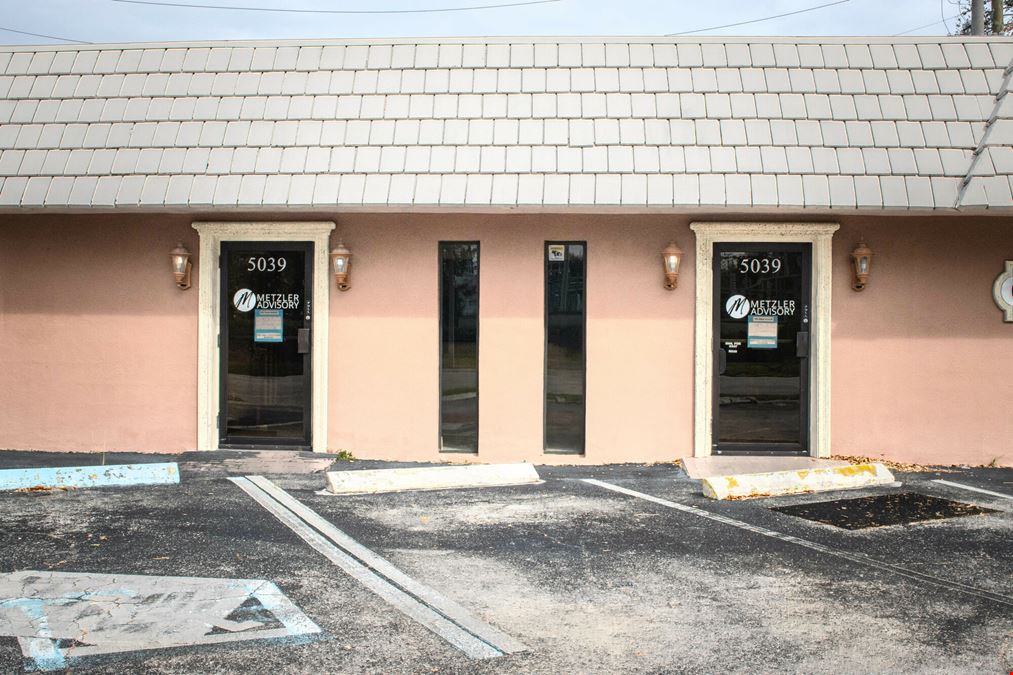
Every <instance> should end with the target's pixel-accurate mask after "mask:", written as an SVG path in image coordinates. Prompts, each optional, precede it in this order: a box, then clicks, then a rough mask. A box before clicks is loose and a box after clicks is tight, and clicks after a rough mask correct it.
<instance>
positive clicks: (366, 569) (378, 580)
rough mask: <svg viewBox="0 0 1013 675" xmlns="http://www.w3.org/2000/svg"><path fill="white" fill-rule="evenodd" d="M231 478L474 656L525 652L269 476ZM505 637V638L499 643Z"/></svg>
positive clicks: (362, 578) (354, 572)
mask: <svg viewBox="0 0 1013 675" xmlns="http://www.w3.org/2000/svg"><path fill="white" fill-rule="evenodd" d="M229 480H230V481H232V482H233V483H235V484H236V485H238V486H239V487H240V488H241V489H242V490H243V491H244V492H246V493H247V494H248V495H250V496H251V497H252V498H253V499H254V500H255V501H256V502H257V503H258V504H260V505H261V506H263V507H264V508H265V509H267V510H268V511H269V512H270V513H271V514H272V515H274V516H275V517H276V518H277V519H278V520H280V521H281V522H282V523H284V524H285V525H286V526H287V527H288V528H289V529H291V530H292V531H293V532H295V533H296V534H297V535H299V537H301V538H302V539H303V540H304V541H305V542H306V543H308V544H309V545H310V546H311V547H313V548H314V549H315V550H316V551H318V552H319V553H321V554H322V555H324V556H325V557H326V558H327V559H328V560H330V561H331V562H332V563H334V564H335V565H337V566H338V567H340V568H341V569H342V570H344V571H345V572H346V573H347V574H348V575H350V576H351V577H353V578H354V579H356V580H357V581H359V582H360V583H361V584H362V585H364V586H365V587H366V588H368V589H369V590H371V591H372V592H373V593H375V594H377V595H378V596H380V597H381V598H383V599H384V600H385V601H387V602H388V603H389V604H390V605H392V606H393V607H395V608H396V609H398V610H399V611H401V612H402V613H403V614H405V615H407V616H409V617H411V618H412V619H414V620H416V621H417V622H419V623H420V624H422V625H423V626H425V627H426V628H428V629H429V630H431V631H432V632H434V633H436V634H437V635H439V636H440V637H442V638H443V639H445V640H446V641H447V642H449V643H450V644H452V645H453V646H454V647H456V648H457V649H459V650H461V651H462V652H464V653H465V654H467V655H468V656H469V657H471V658H474V659H487V658H493V657H497V656H502V655H503V654H506V653H510V652H513V651H522V650H524V649H526V647H524V645H522V644H521V643H519V642H517V641H516V640H514V639H513V638H510V637H509V636H507V635H505V634H503V633H501V632H500V631H498V630H496V629H495V628H493V627H492V626H488V625H487V624H484V623H482V622H481V621H479V620H478V619H476V618H475V617H473V616H471V615H470V614H468V612H467V610H465V609H464V608H463V607H461V606H460V605H457V604H456V603H453V602H452V601H450V600H449V599H447V598H444V597H443V596H440V595H439V594H438V593H436V591H433V590H432V589H429V588H427V587H425V586H423V585H422V584H420V583H418V582H416V581H415V580H413V579H411V578H410V577H408V576H407V575H405V574H404V573H403V572H401V571H400V570H398V569H397V568H395V567H394V566H393V565H391V564H390V563H388V562H387V561H386V560H384V559H383V558H380V556H378V555H376V554H375V553H373V552H372V551H370V550H369V549H367V548H365V547H364V546H362V545H361V544H359V543H358V542H356V541H355V540H353V539H352V538H351V537H349V536H348V535H346V534H345V533H344V532H341V530H339V529H337V528H336V527H334V526H333V525H331V524H330V523H328V522H327V521H326V520H324V519H323V518H321V517H320V516H319V515H318V514H316V513H315V512H314V511H312V510H311V509H309V508H308V507H306V506H305V505H303V504H301V503H299V502H298V501H296V500H295V499H294V498H293V497H292V496H291V495H289V494H288V493H287V492H285V491H284V490H282V489H281V488H279V487H278V486H277V485H275V484H274V483H272V482H271V481H269V480H267V479H266V478H264V477H262V476H247V477H245V478H229ZM318 530H319V531H318ZM328 540H330V541H328ZM335 544H337V545H335ZM339 546H340V548H339ZM360 556H361V557H360ZM388 574H389V575H390V576H388ZM391 577H395V578H391ZM392 582H393V583H392ZM395 584H396V585H395ZM399 586H400V588H399ZM448 610H449V611H448ZM500 637H502V638H506V639H505V640H502V642H500V641H499V638H500Z"/></svg>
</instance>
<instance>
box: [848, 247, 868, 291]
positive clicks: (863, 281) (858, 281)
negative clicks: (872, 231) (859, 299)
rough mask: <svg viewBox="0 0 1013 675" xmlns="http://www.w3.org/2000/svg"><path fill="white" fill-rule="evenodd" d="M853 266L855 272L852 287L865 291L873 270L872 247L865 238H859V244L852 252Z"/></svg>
mask: <svg viewBox="0 0 1013 675" xmlns="http://www.w3.org/2000/svg"><path fill="white" fill-rule="evenodd" d="M851 266H852V268H853V271H854V273H855V278H854V280H853V281H852V282H851V288H853V289H854V290H856V291H864V290H865V287H866V285H868V283H869V272H870V271H871V270H872V249H871V248H869V247H868V246H867V245H866V243H865V240H864V239H859V240H858V246H856V247H855V250H854V251H852V252H851Z"/></svg>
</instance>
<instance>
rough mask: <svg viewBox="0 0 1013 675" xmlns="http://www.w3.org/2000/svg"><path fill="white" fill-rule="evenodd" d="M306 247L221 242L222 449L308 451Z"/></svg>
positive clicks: (309, 252) (308, 257)
mask: <svg viewBox="0 0 1013 675" xmlns="http://www.w3.org/2000/svg"><path fill="white" fill-rule="evenodd" d="M312 259H313V244H312V243H310V242H223V243H222V255H221V281H222V285H221V303H220V305H219V306H220V307H221V326H220V331H221V332H220V337H219V341H220V342H219V345H220V348H221V392H220V394H221V404H220V405H221V408H220V412H219V418H218V428H219V446H220V447H223V448H250V447H255V448H264V447H279V448H299V449H302V448H309V446H310V409H311V408H310V396H311V378H310V368H311V349H310V346H311V340H310V331H311V329H312V312H311V308H312V299H311V297H310V289H311V288H312V287H313V285H312V278H311V277H312V265H311V261H312Z"/></svg>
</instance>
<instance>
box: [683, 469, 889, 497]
mask: <svg viewBox="0 0 1013 675" xmlns="http://www.w3.org/2000/svg"><path fill="white" fill-rule="evenodd" d="M894 480H895V479H894V477H893V474H892V473H890V471H889V469H887V468H886V467H885V466H883V465H882V464H877V463H873V464H856V465H851V466H834V467H822V468H817V469H801V470H796V471H771V472H769V473H752V474H735V475H731V476H711V477H709V478H704V479H703V481H702V486H703V493H704V494H705V495H707V496H708V497H710V498H711V499H746V498H749V497H776V496H779V495H792V494H802V493H806V492H825V491H828V490H848V489H853V488H860V487H868V486H871V485H885V484H888V483H893V482H894Z"/></svg>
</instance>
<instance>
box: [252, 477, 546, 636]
mask: <svg viewBox="0 0 1013 675" xmlns="http://www.w3.org/2000/svg"><path fill="white" fill-rule="evenodd" d="M247 478H249V479H250V481H251V482H252V483H253V484H255V485H257V486H258V487H260V488H262V489H263V490H264V491H265V492H267V493H268V494H269V495H271V496H272V497H274V498H275V499H276V500H278V502H280V503H281V505H282V506H285V507H286V508H288V509H289V510H291V511H292V512H293V513H295V514H296V515H297V516H298V517H300V518H302V519H303V520H304V521H305V522H307V523H309V525H311V526H312V527H314V528H316V529H317V530H319V531H320V533H321V534H323V535H324V536H325V537H327V538H328V539H330V540H331V541H333V542H334V543H335V544H337V545H338V546H339V547H341V548H342V549H344V550H345V551H347V552H348V553H350V554H351V555H352V556H354V557H355V558H356V559H357V560H358V561H359V562H361V563H362V564H363V565H365V566H366V567H369V568H370V569H372V570H373V571H374V572H376V573H377V574H379V575H380V576H382V577H384V578H386V579H387V580H389V581H390V582H392V583H394V584H396V585H397V586H398V587H400V588H403V589H404V590H405V591H407V592H408V593H410V594H411V595H414V596H415V597H417V598H418V599H419V600H421V601H423V602H424V603H425V604H427V605H429V606H430V607H432V608H433V609H435V610H436V611H438V612H439V613H440V614H443V615H444V616H446V617H447V618H449V619H450V620H451V621H453V622H454V623H456V624H457V625H459V626H461V627H462V628H464V629H465V630H467V631H468V632H470V633H472V634H473V635H475V636H477V637H479V638H481V639H482V640H483V641H485V642H487V643H489V644H491V645H493V646H494V647H496V649H498V650H500V651H502V652H504V653H507V654H512V653H514V652H523V651H526V650H527V647H526V646H524V645H523V644H522V643H520V642H518V641H517V640H515V639H514V638H512V637H510V636H509V635H507V634H506V633H504V632H502V631H500V630H498V629H496V628H493V627H492V626H490V625H489V624H487V623H485V622H483V621H481V620H479V619H477V618H475V617H474V616H472V615H471V613H469V612H468V610H467V609H465V608H464V607H462V606H461V605H459V604H457V603H456V602H454V601H453V600H451V599H450V598H448V597H446V596H444V595H441V594H439V593H437V592H436V591H435V590H433V589H431V588H429V587H428V586H425V585H423V584H421V583H419V582H418V581H415V580H414V579H412V578H411V577H409V576H408V575H407V574H405V573H404V572H402V571H401V570H399V569H398V568H396V567H394V566H393V565H392V564H390V563H389V562H387V561H386V560H385V559H383V558H381V557H380V556H379V555H377V554H376V553H373V551H371V550H369V549H368V548H366V547H365V546H363V545H362V544H360V543H359V542H357V541H355V540H354V539H352V538H351V537H349V536H348V535H347V534H345V533H344V532H342V531H341V530H339V529H338V528H337V527H335V526H334V525H333V524H331V523H330V522H329V521H327V520H325V519H324V518H323V517H321V516H320V515H319V514H318V513H317V512H316V511H313V510H312V509H311V508H309V507H308V506H306V505H305V504H303V503H302V502H300V501H298V500H296V499H295V497H293V496H292V495H290V494H288V493H287V492H285V491H284V490H282V489H281V488H280V487H278V486H277V485H275V484H274V483H272V482H271V481H270V480H268V479H267V478H264V477H263V476H247Z"/></svg>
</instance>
